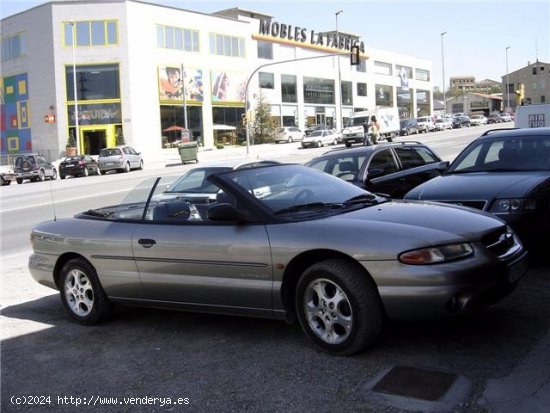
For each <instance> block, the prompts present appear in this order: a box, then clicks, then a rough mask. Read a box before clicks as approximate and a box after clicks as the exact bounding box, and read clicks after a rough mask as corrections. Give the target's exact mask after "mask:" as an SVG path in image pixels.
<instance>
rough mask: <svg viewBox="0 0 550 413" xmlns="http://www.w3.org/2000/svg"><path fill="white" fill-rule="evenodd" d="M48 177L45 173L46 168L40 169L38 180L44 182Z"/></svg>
mask: <svg viewBox="0 0 550 413" xmlns="http://www.w3.org/2000/svg"><path fill="white" fill-rule="evenodd" d="M45 179H46V175H45V174H44V170H43V169H41V170H39V171H38V180H39V181H40V182H44V180H45Z"/></svg>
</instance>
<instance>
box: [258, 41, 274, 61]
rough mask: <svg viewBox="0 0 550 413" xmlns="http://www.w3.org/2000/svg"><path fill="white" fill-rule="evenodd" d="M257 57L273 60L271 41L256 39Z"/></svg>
mask: <svg viewBox="0 0 550 413" xmlns="http://www.w3.org/2000/svg"><path fill="white" fill-rule="evenodd" d="M258 57H259V58H260V59H270V60H273V43H271V42H264V41H262V40H259V41H258Z"/></svg>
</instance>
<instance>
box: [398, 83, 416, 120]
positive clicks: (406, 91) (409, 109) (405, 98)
mask: <svg viewBox="0 0 550 413" xmlns="http://www.w3.org/2000/svg"><path fill="white" fill-rule="evenodd" d="M396 92H397V110H398V111H399V118H400V119H408V118H415V117H416V116H414V112H413V99H412V94H411V92H412V90H411V89H410V88H408V87H406V88H403V87H398V88H397V89H396Z"/></svg>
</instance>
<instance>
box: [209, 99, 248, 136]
mask: <svg viewBox="0 0 550 413" xmlns="http://www.w3.org/2000/svg"><path fill="white" fill-rule="evenodd" d="M243 115H244V107H239V106H234V107H225V106H218V107H216V106H215V107H213V108H212V119H213V121H214V125H213V129H214V144H215V145H219V144H230V145H236V144H240V143H241V142H242V141H244V140H245V139H246V131H245V128H244V126H243V125H242V116H243Z"/></svg>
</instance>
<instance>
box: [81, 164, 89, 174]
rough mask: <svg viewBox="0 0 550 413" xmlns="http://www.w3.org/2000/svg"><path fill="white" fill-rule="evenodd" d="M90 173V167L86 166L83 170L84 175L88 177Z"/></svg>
mask: <svg viewBox="0 0 550 413" xmlns="http://www.w3.org/2000/svg"><path fill="white" fill-rule="evenodd" d="M88 175H90V171H88V167H87V166H85V167H84V169H83V170H82V176H84V177H86V176H88Z"/></svg>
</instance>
